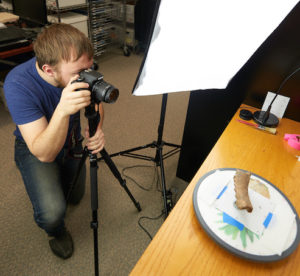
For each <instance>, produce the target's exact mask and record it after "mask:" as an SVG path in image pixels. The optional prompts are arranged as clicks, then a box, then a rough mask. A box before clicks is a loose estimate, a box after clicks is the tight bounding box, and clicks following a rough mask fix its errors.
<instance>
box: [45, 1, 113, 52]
mask: <svg viewBox="0 0 300 276" xmlns="http://www.w3.org/2000/svg"><path fill="white" fill-rule="evenodd" d="M70 2H72V1H68V2H67V3H68V6H66V0H64V1H63V3H64V5H63V6H60V1H59V0H47V9H48V13H49V16H50V19H51V20H49V21H51V22H55V21H56V22H65V23H70V24H73V25H75V27H77V28H78V29H80V30H81V31H83V32H84V33H86V35H87V36H88V37H89V38H90V40H91V41H92V44H93V47H94V55H95V56H96V57H97V56H100V55H102V54H103V53H104V52H105V51H106V49H107V46H108V45H109V44H110V41H111V40H110V30H111V6H110V2H111V1H110V0H87V1H86V2H85V3H81V4H74V5H72V4H71V5H69V4H70ZM74 2H80V0H76V1H74ZM75 12H76V13H77V14H78V16H81V17H82V18H83V16H86V21H87V26H86V27H84V26H83V25H82V24H79V22H75V17H76V14H75Z"/></svg>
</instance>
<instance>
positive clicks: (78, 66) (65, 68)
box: [54, 54, 93, 88]
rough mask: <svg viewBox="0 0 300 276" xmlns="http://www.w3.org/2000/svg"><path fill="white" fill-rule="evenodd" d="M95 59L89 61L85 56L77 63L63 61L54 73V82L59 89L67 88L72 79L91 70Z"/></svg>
mask: <svg viewBox="0 0 300 276" xmlns="http://www.w3.org/2000/svg"><path fill="white" fill-rule="evenodd" d="M92 65H93V59H89V58H88V56H87V55H86V54H83V55H82V56H81V57H80V58H79V59H78V60H76V61H68V62H66V61H62V62H60V64H58V66H57V68H56V69H55V71H54V81H55V83H56V86H57V87H62V88H63V87H66V86H67V84H68V83H69V81H70V79H71V78H72V77H74V76H75V75H78V73H79V72H81V71H82V70H85V69H89V68H91V67H92Z"/></svg>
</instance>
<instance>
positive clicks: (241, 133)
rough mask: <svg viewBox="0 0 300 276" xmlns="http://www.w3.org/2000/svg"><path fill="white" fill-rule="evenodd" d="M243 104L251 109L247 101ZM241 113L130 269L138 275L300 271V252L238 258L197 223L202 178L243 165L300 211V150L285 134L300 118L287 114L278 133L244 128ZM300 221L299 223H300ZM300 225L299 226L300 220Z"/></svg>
mask: <svg viewBox="0 0 300 276" xmlns="http://www.w3.org/2000/svg"><path fill="white" fill-rule="evenodd" d="M241 108H248V109H249V108H250V107H249V106H246V105H242V106H241ZM236 119H238V112H236V114H235V115H234V117H233V119H232V120H231V121H230V123H229V125H228V126H227V128H226V129H225V131H224V132H223V134H222V135H221V137H220V138H219V140H218V141H217V143H216V144H215V146H214V148H213V149H212V151H211V152H210V154H209V155H208V157H207V158H206V160H205V162H204V163H203V164H202V166H201V167H200V168H199V170H198V172H197V173H196V174H195V176H194V178H193V180H192V181H191V183H190V184H189V186H188V187H187V189H186V190H185V192H184V193H183V195H182V196H181V198H180V199H179V201H178V202H177V204H176V205H175V207H174V209H173V210H172V212H171V213H170V215H169V217H168V219H167V220H166V221H165V222H164V223H163V225H162V226H161V228H160V229H159V231H158V233H157V234H156V236H155V237H154V239H153V240H152V242H151V243H150V245H149V246H148V248H147V249H146V250H145V252H144V254H143V255H142V257H141V258H140V260H139V261H138V262H137V264H136V265H135V267H134V269H133V270H132V272H131V276H135V275H220V274H224V275H240V274H241V273H242V274H243V275H245V276H247V275H257V276H260V275H262V276H263V275H266V273H269V274H271V275H298V274H300V267H299V265H298V262H299V258H300V251H299V248H298V250H295V251H294V252H293V253H292V254H291V255H290V256H289V257H288V258H285V259H284V260H281V261H277V262H271V263H257V262H252V261H246V260H244V259H241V258H240V257H237V256H235V255H233V254H231V253H228V252H227V251H226V250H224V249H223V248H221V247H220V246H219V245H218V244H216V243H215V242H214V241H213V240H212V239H211V238H210V237H209V236H208V235H207V234H206V232H205V231H204V229H203V228H202V227H201V225H200V224H199V222H198V219H197V217H196V214H195V211H194V208H193V200H192V198H193V192H194V189H195V187H196V184H197V183H198V181H199V179H200V178H201V177H202V176H204V175H205V174H206V173H208V172H210V171H212V170H215V169H217V168H241V169H243V170H247V171H251V172H254V173H255V174H256V175H259V176H261V177H263V178H264V179H267V180H268V181H269V182H271V183H272V184H273V185H275V186H276V187H277V188H278V189H280V190H281V191H282V192H283V193H284V194H285V195H286V196H287V197H288V199H289V201H290V202H291V203H292V204H293V206H294V207H295V210H296V211H297V213H298V214H299V212H300V186H299V185H297V184H298V182H297V181H298V179H299V176H300V166H299V164H298V163H299V162H298V161H297V159H296V158H295V156H296V155H299V153H298V154H297V151H296V150H294V149H292V148H289V147H286V146H285V145H284V143H283V141H282V140H283V137H284V134H285V133H291V131H292V130H293V131H295V133H300V122H296V121H292V120H290V119H286V118H283V119H282V121H281V123H280V124H279V126H278V129H277V130H278V134H277V135H276V136H273V135H268V134H267V133H264V132H262V131H256V130H255V129H252V128H246V127H243V126H242V125H241V124H240V123H239V122H237V121H236ZM283 179H284V181H282V180H283ZM298 223H299V222H298ZM298 225H299V224H298Z"/></svg>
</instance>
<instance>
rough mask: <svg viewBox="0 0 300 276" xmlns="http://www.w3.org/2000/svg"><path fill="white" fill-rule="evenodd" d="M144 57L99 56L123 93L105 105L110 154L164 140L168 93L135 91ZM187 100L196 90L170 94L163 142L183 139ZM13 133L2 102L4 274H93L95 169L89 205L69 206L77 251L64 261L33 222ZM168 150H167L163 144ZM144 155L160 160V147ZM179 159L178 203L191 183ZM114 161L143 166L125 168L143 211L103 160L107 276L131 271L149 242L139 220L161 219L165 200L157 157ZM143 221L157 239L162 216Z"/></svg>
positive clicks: (0, 234)
mask: <svg viewBox="0 0 300 276" xmlns="http://www.w3.org/2000/svg"><path fill="white" fill-rule="evenodd" d="M141 62H142V55H135V54H132V55H131V56H130V57H125V56H123V53H122V51H121V50H119V49H114V50H111V51H109V53H107V54H105V55H104V56H103V57H101V58H100V59H99V61H98V63H99V71H100V72H101V73H102V74H103V75H104V79H105V81H107V82H109V83H111V84H113V85H114V86H115V87H117V88H119V90H120V96H119V99H118V100H117V102H116V103H114V104H106V103H105V104H104V109H105V121H104V133H105V137H106V147H105V148H106V150H107V151H108V152H109V153H110V154H112V153H115V152H119V151H122V150H126V149H130V148H132V147H136V146H141V145H145V144H148V143H151V142H153V141H154V140H156V139H157V126H158V122H159V116H160V109H161V99H162V96H161V95H157V96H142V97H136V96H132V95H131V90H132V87H133V84H134V82H135V79H136V76H137V74H138V70H139V67H140V64H141ZM188 98H189V93H172V94H170V95H169V98H168V105H167V112H166V121H165V128H164V136H163V140H164V141H166V142H170V143H174V144H181V139H182V133H183V128H184V122H185V116H186V109H187V103H188ZM86 123H87V120H86V118H85V117H84V116H82V124H83V125H85V124H86ZM13 130H14V124H13V122H12V120H11V118H10V116H9V113H8V111H7V110H6V109H5V107H4V105H3V103H0V147H1V148H0V154H1V157H0V219H1V231H0V248H1V250H0V275H2V276H6V275H7V276H13V275H18V276H21V275H43V276H44V275H72V276H76V275H93V274H94V248H93V243H94V240H93V231H92V230H91V228H90V222H91V220H92V219H91V214H92V211H91V205H90V185H89V173H88V174H87V189H86V194H85V196H84V198H83V200H82V202H81V203H80V205H78V206H75V207H74V206H73V207H69V209H68V211H67V217H66V225H67V228H68V229H69V230H70V232H71V234H72V237H73V240H74V246H75V251H74V254H73V256H72V257H71V258H70V259H68V260H61V259H59V258H57V257H56V256H54V255H53V254H52V252H51V251H50V249H49V246H48V238H47V236H46V234H45V233H44V232H43V231H42V230H41V229H39V228H38V227H37V226H36V224H35V223H34V220H33V214H32V207H31V204H30V201H29V199H28V197H27V194H26V192H25V188H24V185H23V182H22V179H21V176H20V174H19V172H18V170H17V168H16V166H15V164H14V161H13V144H14V138H13V134H12V132H13ZM49 146H50V145H49ZM166 150H167V147H164V151H166ZM140 153H142V152H140ZM143 153H146V154H149V155H151V156H153V157H154V154H155V149H148V150H145V151H143ZM178 157H179V154H176V155H174V156H172V157H170V158H167V159H166V160H165V173H166V183H167V187H168V189H169V188H171V189H172V191H173V198H174V199H175V200H176V199H178V198H179V197H180V195H181V193H182V192H183V191H184V189H185V187H186V185H187V183H185V182H184V181H182V180H180V179H178V178H176V168H177V162H178ZM113 161H114V163H115V164H116V166H117V167H118V169H119V171H120V172H122V171H123V169H124V168H127V167H132V166H136V167H134V168H128V169H126V170H125V171H124V173H125V174H126V176H128V177H129V178H128V179H127V186H128V188H129V189H130V191H131V193H132V194H133V196H134V197H135V198H136V200H137V201H139V202H140V204H141V207H142V211H141V212H138V211H137V210H136V208H135V206H134V205H133V203H132V202H131V200H130V198H129V197H128V195H127V193H126V192H125V191H124V189H123V188H122V187H121V185H120V184H119V182H118V181H117V180H116V178H115V177H114V176H113V175H112V173H111V171H110V170H109V169H108V167H107V166H106V164H105V163H104V162H99V169H98V186H99V187H98V199H99V209H98V220H99V228H98V236H99V242H98V245H99V268H100V275H121V276H122V275H128V274H129V273H130V271H131V270H132V268H133V267H134V265H135V263H136V262H137V261H138V259H139V258H140V256H141V255H142V253H143V251H144V250H145V249H146V247H147V245H148V244H149V242H150V238H149V237H148V235H147V234H146V233H145V232H144V231H143V230H142V229H141V227H140V226H139V225H138V220H139V218H140V217H142V216H146V217H157V216H159V215H160V214H161V212H162V209H163V201H162V195H161V192H160V190H161V187H160V181H159V179H158V176H159V175H160V173H157V170H156V168H155V166H154V164H153V163H152V162H150V161H143V160H138V159H134V158H129V157H119V156H118V157H113ZM143 165H146V166H147V167H143ZM87 168H89V165H88V160H87ZM158 172H159V170H158ZM124 177H125V176H124ZM132 178H133V179H134V181H133V180H132ZM135 182H136V183H137V184H136V183H135ZM157 182H158V184H157ZM139 186H142V188H143V189H142V188H141V187H139ZM141 223H142V225H143V226H144V227H145V228H146V229H147V231H148V232H149V233H150V234H151V235H152V236H154V235H155V233H156V232H157V230H158V229H159V227H160V226H161V224H162V223H163V218H159V219H156V220H149V219H143V220H142V222H141Z"/></svg>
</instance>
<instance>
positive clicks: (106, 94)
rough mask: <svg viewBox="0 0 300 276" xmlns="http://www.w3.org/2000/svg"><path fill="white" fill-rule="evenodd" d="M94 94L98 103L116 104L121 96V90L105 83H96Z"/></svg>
mask: <svg viewBox="0 0 300 276" xmlns="http://www.w3.org/2000/svg"><path fill="white" fill-rule="evenodd" d="M92 92H93V93H94V95H93V97H94V99H95V101H96V102H101V101H103V102H106V103H114V102H115V101H116V100H117V98H118V96H119V90H118V89H117V88H115V87H114V86H112V85H110V84H109V83H107V82H105V81H99V82H96V83H95V84H94V86H93V91H92Z"/></svg>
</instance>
